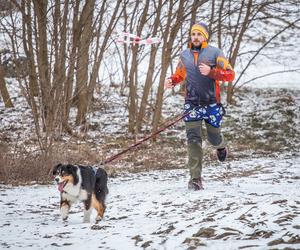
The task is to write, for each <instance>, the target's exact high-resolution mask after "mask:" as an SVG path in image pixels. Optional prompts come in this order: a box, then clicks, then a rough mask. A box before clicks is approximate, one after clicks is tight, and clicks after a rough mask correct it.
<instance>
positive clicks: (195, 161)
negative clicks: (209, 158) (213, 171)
mask: <svg viewBox="0 0 300 250" xmlns="http://www.w3.org/2000/svg"><path fill="white" fill-rule="evenodd" d="M201 125H202V121H193V122H186V123H185V126H186V135H187V142H188V143H187V144H188V146H187V149H188V163H187V165H188V168H189V170H190V175H191V180H190V182H189V189H194V190H199V189H203V187H202V183H201V172H202V138H201V137H202V135H201Z"/></svg>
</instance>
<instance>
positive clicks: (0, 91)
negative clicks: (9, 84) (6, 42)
mask: <svg viewBox="0 0 300 250" xmlns="http://www.w3.org/2000/svg"><path fill="white" fill-rule="evenodd" d="M0 95H1V96H2V98H3V102H4V105H5V107H6V108H12V107H13V106H14V105H13V103H12V101H11V99H10V96H9V93H8V91H7V88H6V82H5V79H4V70H3V66H2V65H1V64H0Z"/></svg>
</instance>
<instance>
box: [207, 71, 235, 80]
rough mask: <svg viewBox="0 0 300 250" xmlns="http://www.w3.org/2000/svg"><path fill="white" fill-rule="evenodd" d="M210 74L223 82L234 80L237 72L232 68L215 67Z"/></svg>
mask: <svg viewBox="0 0 300 250" xmlns="http://www.w3.org/2000/svg"><path fill="white" fill-rule="evenodd" d="M208 76H209V77H210V78H212V79H214V80H217V81H222V82H232V81H233V80H234V76H235V73H234V71H233V70H231V69H227V70H226V69H219V68H214V69H212V70H210V72H209V74H208Z"/></svg>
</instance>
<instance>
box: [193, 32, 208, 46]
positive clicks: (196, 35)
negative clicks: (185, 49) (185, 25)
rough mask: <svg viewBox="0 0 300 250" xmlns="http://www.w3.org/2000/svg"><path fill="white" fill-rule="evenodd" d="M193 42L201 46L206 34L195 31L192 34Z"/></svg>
mask: <svg viewBox="0 0 300 250" xmlns="http://www.w3.org/2000/svg"><path fill="white" fill-rule="evenodd" d="M191 40H192V44H193V45H194V46H200V45H201V44H202V43H203V42H204V41H205V38H204V36H203V35H202V34H201V33H200V32H199V31H196V30H195V31H193V32H192V35H191Z"/></svg>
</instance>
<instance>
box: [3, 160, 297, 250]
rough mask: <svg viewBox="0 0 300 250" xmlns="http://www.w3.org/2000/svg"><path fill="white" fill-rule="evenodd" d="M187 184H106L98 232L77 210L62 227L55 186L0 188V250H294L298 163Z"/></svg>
mask: <svg viewBox="0 0 300 250" xmlns="http://www.w3.org/2000/svg"><path fill="white" fill-rule="evenodd" d="M187 181H188V172H187V171H185V170H173V171H154V172H150V173H140V174H130V175H127V176H122V177H118V178H114V179H110V182H109V188H110V194H109V197H108V200H107V205H108V208H107V212H106V216H105V219H104V220H103V221H101V222H100V223H99V224H98V225H93V224H92V223H91V224H83V223H82V222H81V220H82V211H81V209H80V207H81V204H78V205H77V206H75V207H73V209H72V212H73V213H72V214H71V215H70V217H69V222H68V223H63V222H62V221H61V219H60V215H59V207H58V206H59V193H58V192H57V191H56V187H55V186H54V185H53V186H39V185H35V186H28V187H17V188H16V187H13V188H11V187H6V186H1V187H0V211H1V215H2V216H1V217H0V236H1V237H0V248H1V249H3V248H10V249H19V248H22V249H98V248H100V249H142V248H146V249H199V248H201V249H222V250H225V249H271V248H276V249H283V248H285V247H289V249H300V236H299V232H300V157H299V156H297V157H295V156H293V157H287V156H286V157H285V158H283V157H282V158H278V159H272V158H259V159H252V160H248V161H244V162H238V161H235V162H234V161H233V162H230V163H225V164H222V165H220V166H218V167H216V166H210V167H207V168H205V169H204V187H205V190H204V191H200V192H191V191H187V188H186V186H187ZM92 218H93V219H94V218H95V214H93V217H92ZM205 246H206V247H205Z"/></svg>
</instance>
